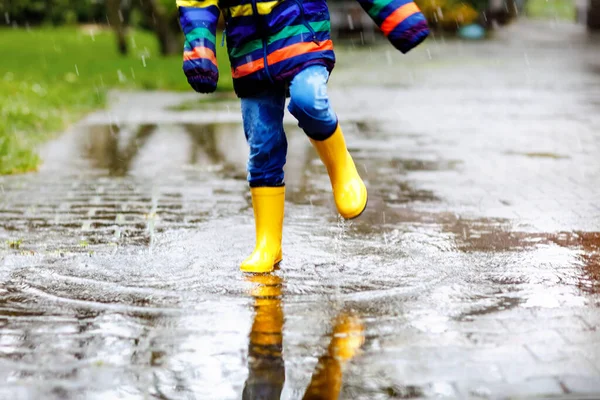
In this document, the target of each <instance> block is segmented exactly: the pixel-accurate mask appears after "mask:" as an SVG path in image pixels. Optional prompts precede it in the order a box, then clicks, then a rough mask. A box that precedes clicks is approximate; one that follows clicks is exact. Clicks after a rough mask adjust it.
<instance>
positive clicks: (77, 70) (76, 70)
mask: <svg viewBox="0 0 600 400" xmlns="http://www.w3.org/2000/svg"><path fill="white" fill-rule="evenodd" d="M75 73H76V74H77V76H79V68H77V64H75Z"/></svg>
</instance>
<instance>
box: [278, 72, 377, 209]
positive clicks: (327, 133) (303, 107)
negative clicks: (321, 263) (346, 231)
mask: <svg viewBox="0 0 600 400" xmlns="http://www.w3.org/2000/svg"><path fill="white" fill-rule="evenodd" d="M328 79H329V73H328V72H327V69H326V68H325V67H323V66H318V65H315V66H310V67H308V68H306V69H304V70H303V71H301V72H300V73H299V74H298V75H296V76H295V77H294V79H293V80H292V83H291V86H290V96H291V100H290V105H289V110H290V112H291V113H292V115H294V116H295V117H296V119H298V125H299V126H300V127H301V128H302V129H303V130H304V132H305V133H306V134H307V135H308V137H309V138H310V139H311V142H312V144H313V145H314V146H315V148H316V149H317V152H318V153H319V156H320V157H321V160H322V161H323V163H324V164H325V166H326V167H327V172H328V173H329V178H330V179H331V186H332V188H333V196H334V198H335V204H336V206H337V209H338V211H339V213H340V214H341V215H342V217H344V218H347V219H351V218H355V217H358V216H359V215H360V214H362V212H363V211H364V209H365V207H366V206H367V189H366V187H365V184H364V183H363V181H362V179H361V178H360V176H359V175H358V172H357V171H356V166H355V165H354V161H353V160H352V157H351V156H350V153H348V150H347V148H346V141H345V139H344V135H343V133H342V130H341V128H340V126H339V124H338V120H337V116H336V115H335V113H334V112H333V109H332V108H331V105H330V104H329V97H328V96H327V80H328Z"/></svg>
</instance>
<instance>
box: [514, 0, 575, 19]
mask: <svg viewBox="0 0 600 400" xmlns="http://www.w3.org/2000/svg"><path fill="white" fill-rule="evenodd" d="M525 12H526V15H527V16H528V17H529V18H534V19H558V20H565V21H575V2H574V1H573V0H527V3H526V6H525Z"/></svg>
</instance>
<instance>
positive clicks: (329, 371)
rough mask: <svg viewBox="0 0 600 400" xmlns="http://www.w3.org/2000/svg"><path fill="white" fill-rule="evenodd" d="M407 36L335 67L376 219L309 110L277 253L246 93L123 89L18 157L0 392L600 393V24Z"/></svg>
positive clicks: (8, 237)
mask: <svg viewBox="0 0 600 400" xmlns="http://www.w3.org/2000/svg"><path fill="white" fill-rule="evenodd" d="M387 50H390V49H388V48H387V47H384V48H382V49H376V48H373V49H362V50H361V49H354V50H348V51H345V52H343V53H340V55H339V58H340V66H339V70H338V71H336V74H335V75H334V76H333V78H332V89H331V97H332V101H334V105H335V107H336V109H337V111H338V113H339V115H340V117H341V119H342V120H343V121H344V128H345V131H346V135H347V138H348V142H349V143H350V146H351V151H352V153H353V154H354V155H355V159H356V161H357V165H358V167H359V169H360V170H361V172H362V174H363V175H364V177H365V178H366V182H367V185H368V188H369V191H370V202H369V208H368V209H367V211H366V212H365V214H364V215H363V216H362V217H361V218H359V219H358V220H355V221H353V222H342V221H340V220H339V219H338V218H337V216H336V215H335V212H334V205H333V201H332V199H331V195H330V192H329V183H328V179H327V177H326V175H325V172H324V168H323V167H322V166H321V165H320V162H319V160H318V158H317V156H316V154H315V153H314V151H313V150H312V149H311V147H310V145H309V143H308V141H307V140H306V138H305V137H304V136H303V134H302V133H301V132H300V131H299V130H298V129H297V128H295V126H294V125H293V123H292V121H291V120H289V119H288V121H289V122H290V125H289V128H288V129H287V132H288V139H289V142H290V146H289V147H290V153H289V156H288V165H287V170H286V179H287V190H288V193H287V199H288V202H287V204H286V207H287V208H286V221H285V230H284V257H285V260H284V262H283V263H282V264H281V267H280V269H279V270H278V271H277V272H276V273H275V274H272V275H267V276H254V277H250V276H244V275H242V274H241V273H240V272H239V270H238V265H239V262H240V261H241V260H242V259H243V258H244V257H245V256H246V255H247V254H248V253H249V252H250V251H251V249H252V246H253V219H252V213H251V207H250V199H249V196H248V190H247V187H246V184H245V172H244V169H245V158H246V151H247V150H246V147H245V143H244V139H243V134H242V132H241V128H240V125H239V114H238V108H239V106H238V105H237V104H236V103H235V102H234V103H231V104H230V103H227V102H220V103H219V104H218V106H216V108H217V109H216V110H215V109H210V110H208V111H207V110H204V111H203V110H201V109H198V110H185V109H184V110H183V111H181V112H174V111H169V107H172V106H174V105H177V104H179V103H181V102H183V101H185V100H186V99H188V100H189V99H190V98H194V96H187V95H186V96H179V95H168V94H165V95H151V94H141V95H136V94H120V95H119V99H118V101H116V102H115V103H114V107H113V108H112V109H111V110H109V112H108V113H104V112H101V113H98V114H95V115H91V116H90V117H89V118H88V119H87V120H86V121H84V122H82V123H81V124H80V125H79V126H77V127H75V128H74V129H73V130H72V131H71V132H68V133H67V134H66V135H64V136H63V137H62V138H60V139H59V140H57V141H56V142H54V143H51V144H50V145H49V146H47V148H46V149H45V150H44V156H45V160H46V164H45V165H44V167H43V168H42V170H41V171H40V172H39V173H38V174H32V175H26V176H18V177H4V178H0V188H1V191H0V215H1V223H0V239H1V240H2V243H3V248H2V249H1V250H0V257H1V261H0V262H1V264H0V281H1V282H2V285H1V286H0V327H1V331H0V378H1V379H2V381H3V382H5V384H4V385H2V386H1V387H0V398H10V399H21V398H23V399H29V398H32V399H34V398H86V399H88V398H90V399H94V398H102V399H106V398H124V399H130V398H131V399H137V398H161V399H188V398H197V399H236V398H242V397H243V398H280V397H281V398H284V399H296V398H302V397H303V396H304V397H306V398H336V396H337V394H338V391H339V393H340V396H339V397H340V398H359V399H389V398H420V397H434V396H438V397H447V398H481V397H482V398H487V397H489V398H498V397H528V396H541V397H549V396H563V397H569V398H581V397H583V396H588V397H589V398H597V397H599V396H600V331H599V329H600V309H599V306H600V295H599V293H600V228H599V225H600V206H599V204H600V185H599V184H598V183H599V182H600V161H599V160H600V159H599V158H598V154H600V133H599V132H600V113H598V110H599V107H600V75H599V74H598V72H597V71H598V68H599V67H600V45H599V43H598V42H597V41H595V40H591V39H588V38H586V37H585V35H584V34H583V32H581V31H579V30H578V28H576V27H572V26H558V25H556V26H554V25H532V24H526V25H521V26H517V27H512V28H510V29H508V30H507V31H505V32H503V33H502V34H501V35H499V36H498V37H497V38H496V39H495V40H494V41H492V42H485V43H476V44H466V43H457V42H452V41H448V42H447V43H443V41H442V39H440V38H438V39H437V41H435V40H433V41H430V42H429V43H428V45H427V46H424V47H423V48H422V49H421V50H420V51H418V52H415V53H414V54H412V55H410V56H409V57H407V58H401V57H400V56H398V55H396V54H395V53H386V51H387ZM359 60H360V62H359ZM388 61H389V62H388ZM363 64H364V65H366V66H367V69H366V70H367V71H369V72H368V73H367V74H364V73H363V74H361V73H359V72H360V71H359V70H358V69H357V68H359V66H361V65H363ZM348 82H352V85H349V84H348ZM184 108H185V107H184ZM288 118H289V116H288ZM359 348H360V350H359Z"/></svg>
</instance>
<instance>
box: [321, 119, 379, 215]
mask: <svg viewBox="0 0 600 400" xmlns="http://www.w3.org/2000/svg"><path fill="white" fill-rule="evenodd" d="M310 141H311V143H312V144H313V146H314V147H315V149H317V153H319V157H321V161H323V164H325V167H327V173H328V174H329V179H330V180H331V187H332V189H333V197H334V199H335V205H336V207H337V209H338V212H339V213H340V215H341V216H342V217H344V218H346V219H352V218H356V217H358V216H359V215H360V214H362V212H363V211H364V210H365V208H366V207H367V188H366V186H365V184H364V182H363V180H362V179H361V178H360V175H358V171H357V170H356V165H354V161H353V160H352V156H350V153H348V149H347V148H346V141H345V139H344V134H343V133H342V129H341V128H340V125H339V124H338V126H337V128H336V130H335V132H334V133H333V135H331V136H330V137H329V138H327V139H325V140H322V141H320V140H313V139H311V140H310Z"/></svg>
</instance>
